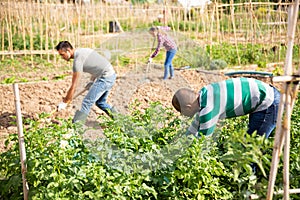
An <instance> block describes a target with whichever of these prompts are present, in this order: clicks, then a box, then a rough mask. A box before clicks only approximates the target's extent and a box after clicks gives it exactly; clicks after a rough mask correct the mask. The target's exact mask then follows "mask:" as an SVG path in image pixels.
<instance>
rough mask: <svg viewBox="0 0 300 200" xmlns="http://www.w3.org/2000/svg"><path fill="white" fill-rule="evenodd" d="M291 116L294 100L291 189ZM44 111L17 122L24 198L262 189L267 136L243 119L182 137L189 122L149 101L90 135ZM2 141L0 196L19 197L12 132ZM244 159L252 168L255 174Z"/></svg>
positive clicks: (240, 193) (297, 150) (239, 193)
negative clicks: (21, 126)
mask: <svg viewBox="0 0 300 200" xmlns="http://www.w3.org/2000/svg"><path fill="white" fill-rule="evenodd" d="M299 97H300V96H299ZM136 104H138V102H136ZM137 106H138V105H132V108H134V107H137ZM299 115H300V101H299V98H298V101H297V103H296V105H295V108H294V111H293V115H292V127H291V156H290V177H291V179H290V185H291V188H299V187H300V185H299V183H300V178H299V176H298V174H299V162H300V160H299V154H300V146H299V144H300V140H299V138H300V137H299V131H298V128H299V125H300V117H299ZM47 117H49V115H48V114H46V113H45V114H41V115H40V119H39V120H31V119H26V120H25V123H26V127H27V128H26V130H25V143H26V151H27V174H26V176H27V181H28V184H29V188H30V192H29V195H30V199H237V200H238V199H246V198H247V197H248V195H249V194H251V193H255V194H258V195H259V196H260V198H264V197H265V195H266V190H267V185H268V179H267V176H268V174H269V169H270V163H271V155H272V149H273V145H272V144H273V139H274V138H273V137H271V138H270V139H268V140H266V139H265V138H264V137H260V136H256V135H252V136H250V135H247V134H246V128H247V118H246V117H240V118H236V119H234V120H231V119H229V120H225V121H224V122H223V123H222V126H221V127H220V128H219V129H217V130H216V132H215V134H214V136H213V137H210V138H205V137H202V138H199V139H193V138H192V137H186V136H185V135H184V132H185V130H186V127H187V126H188V125H189V123H190V120H186V119H185V118H181V117H178V116H175V115H174V112H173V110H171V109H169V108H164V107H162V105H161V104H160V103H159V102H156V103H152V104H151V106H150V107H149V108H147V109H146V110H145V112H141V111H139V110H134V109H132V113H131V115H120V116H116V119H115V120H111V119H109V118H105V119H102V122H101V126H103V127H105V129H104V130H105V132H104V134H105V135H106V137H107V138H106V139H104V138H99V139H97V140H90V139H88V138H84V137H83V133H84V129H82V127H80V126H77V125H74V124H72V123H71V119H69V120H61V125H58V124H53V123H48V124H43V125H42V124H41V121H45V120H44V119H46V118H47ZM46 121H47V120H46ZM6 145H11V148H10V150H8V151H7V152H3V153H1V155H0V157H1V160H0V169H1V170H0V182H1V184H0V198H1V199H4V200H5V199H16V200H17V199H23V196H22V176H21V169H20V159H19V147H18V138H17V134H13V135H10V137H9V140H7V141H6ZM252 163H256V164H257V166H258V170H257V173H256V174H253V173H252V168H251V164H252ZM282 167H283V166H282V162H280V165H279V172H278V175H277V179H276V190H277V189H282V183H283V180H282V177H283V176H282V172H283V169H282ZM290 197H291V199H299V198H298V196H297V195H290ZM276 198H281V196H276Z"/></svg>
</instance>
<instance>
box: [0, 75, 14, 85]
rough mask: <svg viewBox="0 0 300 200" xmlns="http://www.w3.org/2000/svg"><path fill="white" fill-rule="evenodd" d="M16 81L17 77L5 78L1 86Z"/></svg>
mask: <svg viewBox="0 0 300 200" xmlns="http://www.w3.org/2000/svg"><path fill="white" fill-rule="evenodd" d="M15 81H16V77H15V76H12V77H9V78H5V79H4V80H3V81H1V84H12V83H15Z"/></svg>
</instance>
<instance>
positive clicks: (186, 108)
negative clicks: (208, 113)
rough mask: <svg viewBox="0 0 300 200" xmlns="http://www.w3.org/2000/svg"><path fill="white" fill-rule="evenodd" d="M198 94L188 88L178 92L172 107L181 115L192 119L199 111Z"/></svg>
mask: <svg viewBox="0 0 300 200" xmlns="http://www.w3.org/2000/svg"><path fill="white" fill-rule="evenodd" d="M197 99H198V94H197V93H195V92H194V91H193V90H191V89H188V88H181V89H179V90H177V92H176V93H175V94H174V96H173V99H172V105H173V106H174V108H175V109H176V110H177V111H178V112H180V113H181V114H183V115H185V116H187V117H192V116H194V114H195V113H196V112H197V111H198V110H199V103H198V101H197Z"/></svg>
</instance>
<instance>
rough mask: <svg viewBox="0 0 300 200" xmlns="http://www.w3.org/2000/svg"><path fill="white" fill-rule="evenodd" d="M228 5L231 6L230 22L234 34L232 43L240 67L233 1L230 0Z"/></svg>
mask: <svg viewBox="0 0 300 200" xmlns="http://www.w3.org/2000/svg"><path fill="white" fill-rule="evenodd" d="M230 5H231V6H230V13H231V21H232V26H233V33H234V43H235V48H236V55H237V59H238V63H239V65H240V64H241V59H240V55H239V50H238V44H237V37H236V27H235V18H234V6H233V0H230Z"/></svg>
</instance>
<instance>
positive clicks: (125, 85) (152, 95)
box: [0, 65, 225, 151]
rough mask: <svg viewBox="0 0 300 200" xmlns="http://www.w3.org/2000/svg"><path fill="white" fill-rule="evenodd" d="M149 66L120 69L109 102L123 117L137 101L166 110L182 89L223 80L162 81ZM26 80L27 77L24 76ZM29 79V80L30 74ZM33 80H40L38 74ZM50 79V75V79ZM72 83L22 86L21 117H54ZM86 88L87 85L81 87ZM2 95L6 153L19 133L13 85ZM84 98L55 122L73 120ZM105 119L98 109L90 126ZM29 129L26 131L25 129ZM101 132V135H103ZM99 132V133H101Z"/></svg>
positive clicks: (199, 76) (0, 121) (183, 74)
mask: <svg viewBox="0 0 300 200" xmlns="http://www.w3.org/2000/svg"><path fill="white" fill-rule="evenodd" d="M145 71H146V66H145V67H141V68H140V69H136V68H135V69H131V70H129V71H125V70H124V69H123V70H118V69H117V74H118V77H117V80H116V84H115V85H114V87H113V89H112V91H111V94H110V96H109V99H108V102H109V103H110V104H111V105H113V106H115V107H116V108H117V110H118V111H119V112H120V113H122V114H128V105H129V104H130V103H132V102H133V101H135V100H138V101H139V102H141V105H140V107H139V108H136V109H144V108H146V107H148V105H149V103H150V102H153V101H160V102H161V103H162V104H163V105H165V106H171V99H172V96H173V94H174V92H175V91H176V90H177V89H179V88H181V87H189V88H192V89H194V90H196V91H197V90H199V89H200V88H201V87H202V86H203V85H206V84H208V83H210V82H214V81H218V80H221V79H224V78H225V77H224V76H222V75H216V74H207V73H200V72H197V71H195V70H184V71H175V78H174V79H168V80H162V76H163V69H162V66H159V65H153V66H151V68H150V70H149V71H148V72H147V73H146V72H145ZM24 76H26V75H25V74H24ZM27 76H29V75H28V74H27ZM30 76H31V77H35V76H38V74H35V76H33V75H32V74H31V75H30ZM49 76H50V75H49ZM83 80H84V79H83ZM70 82H71V76H70V75H69V76H66V77H65V78H64V79H63V80H51V81H38V82H30V83H24V84H19V90H20V99H21V110H22V117H23V119H25V118H35V119H37V118H38V115H39V114H40V113H42V112H47V113H51V112H52V111H54V110H55V109H56V106H57V104H58V103H59V102H61V100H62V97H64V96H65V94H66V92H67V89H68V87H69V85H70ZM82 85H83V86H84V84H82ZM79 90H80V89H79ZM0 91H1V94H2V97H1V100H0V151H1V150H3V149H4V144H3V143H4V139H5V138H6V137H7V135H8V134H10V133H17V127H16V125H15V124H16V123H15V117H14V116H15V100H14V93H13V87H12V85H11V84H8V85H0ZM83 97H84V95H81V96H79V97H78V98H77V99H75V100H73V102H72V105H70V106H69V107H68V108H67V109H66V110H64V111H62V112H55V113H54V114H53V116H52V117H51V118H52V119H55V118H57V117H59V118H69V117H72V116H73V114H74V112H75V110H76V109H79V108H80V106H81V101H82V99H83ZM101 115H104V113H103V112H102V111H101V110H99V109H98V108H97V107H96V106H94V107H93V108H92V111H91V113H90V115H89V117H88V120H87V126H93V127H96V128H97V129H100V127H97V120H98V117H99V116H100V117H101ZM25 128H26V127H25ZM100 132H101V131H100ZM100 132H99V131H97V133H100Z"/></svg>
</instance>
